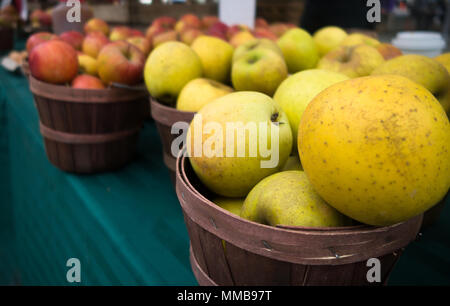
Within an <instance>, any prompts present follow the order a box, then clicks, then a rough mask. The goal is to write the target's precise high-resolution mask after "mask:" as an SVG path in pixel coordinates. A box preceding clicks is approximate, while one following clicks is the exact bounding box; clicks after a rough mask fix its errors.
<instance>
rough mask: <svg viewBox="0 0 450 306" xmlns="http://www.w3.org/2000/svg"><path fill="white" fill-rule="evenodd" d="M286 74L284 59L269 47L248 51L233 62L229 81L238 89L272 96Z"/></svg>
mask: <svg viewBox="0 0 450 306" xmlns="http://www.w3.org/2000/svg"><path fill="white" fill-rule="evenodd" d="M287 76H288V70H287V66H286V63H285V62H284V59H283V58H282V57H281V56H280V55H278V54H277V53H276V52H274V51H272V50H269V49H259V50H253V51H249V52H247V53H246V54H244V55H242V56H241V57H240V58H239V59H238V60H237V61H236V62H234V63H233V67H232V69H231V81H232V83H233V87H234V88H235V89H236V90H238V91H244V90H249V91H258V92H262V93H265V94H267V95H269V96H272V95H273V94H274V93H275V91H276V90H277V88H278V86H279V85H280V84H281V82H283V80H284V79H286V77H287Z"/></svg>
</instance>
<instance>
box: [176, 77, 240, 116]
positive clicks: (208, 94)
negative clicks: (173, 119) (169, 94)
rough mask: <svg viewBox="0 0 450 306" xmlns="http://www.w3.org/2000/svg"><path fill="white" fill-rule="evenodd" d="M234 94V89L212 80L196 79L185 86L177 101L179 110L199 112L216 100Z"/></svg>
mask: <svg viewBox="0 0 450 306" xmlns="http://www.w3.org/2000/svg"><path fill="white" fill-rule="evenodd" d="M231 92H233V88H231V87H228V86H226V85H224V84H221V83H219V82H216V81H214V80H210V79H204V78H199V79H194V80H192V81H190V82H189V83H187V84H186V86H184V88H183V90H181V93H180V95H179V96H178V100H177V106H176V107H177V109H178V110H181V111H185V112H198V111H199V110H200V109H201V108H202V107H203V106H205V105H206V104H208V103H209V102H212V101H214V100H215V99H217V98H219V97H222V96H224V95H226V94H229V93H231Z"/></svg>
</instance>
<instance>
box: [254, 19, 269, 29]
mask: <svg viewBox="0 0 450 306" xmlns="http://www.w3.org/2000/svg"><path fill="white" fill-rule="evenodd" d="M268 27H269V24H268V23H267V21H266V20H265V19H264V18H256V19H255V28H268Z"/></svg>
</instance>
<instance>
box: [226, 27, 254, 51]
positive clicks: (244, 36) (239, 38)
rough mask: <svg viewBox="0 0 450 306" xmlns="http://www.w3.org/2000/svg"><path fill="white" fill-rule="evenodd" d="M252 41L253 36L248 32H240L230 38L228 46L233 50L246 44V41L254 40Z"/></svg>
mask: <svg viewBox="0 0 450 306" xmlns="http://www.w3.org/2000/svg"><path fill="white" fill-rule="evenodd" d="M254 39H255V36H253V35H252V33H250V32H248V31H240V32H238V33H236V34H234V35H233V37H231V39H230V44H231V45H232V46H233V47H234V48H237V47H239V46H240V45H242V44H244V43H246V42H247V41H250V40H254Z"/></svg>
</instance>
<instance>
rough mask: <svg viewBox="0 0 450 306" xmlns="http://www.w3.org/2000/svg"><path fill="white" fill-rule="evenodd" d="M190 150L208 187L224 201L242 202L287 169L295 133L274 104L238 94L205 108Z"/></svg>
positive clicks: (197, 118)
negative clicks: (266, 179)
mask: <svg viewBox="0 0 450 306" xmlns="http://www.w3.org/2000/svg"><path fill="white" fill-rule="evenodd" d="M239 135H240V136H239ZM230 140H231V141H230ZM186 148H187V152H188V153H189V154H188V155H189V160H190V162H191V165H192V168H193V169H194V171H195V173H196V174H197V176H198V177H199V179H200V180H201V181H202V183H203V184H204V185H205V186H206V187H208V188H209V189H210V190H211V191H213V192H215V193H216V194H218V195H221V196H225V197H244V196H246V195H247V194H248V192H249V191H250V190H251V189H252V188H253V187H254V186H255V185H256V184H257V183H258V182H259V181H260V180H261V179H263V178H264V177H266V176H269V175H271V174H273V173H276V172H278V171H279V170H280V169H281V168H282V167H283V166H284V164H285V162H286V160H287V158H288V157H289V154H290V152H291V150H292V132H291V129H290V127H289V121H288V119H287V116H286V114H285V113H284V112H283V111H282V109H281V108H280V107H279V106H278V105H277V104H276V103H275V101H273V100H272V98H270V97H269V96H267V95H265V94H262V93H258V92H250V91H241V92H234V93H230V94H228V95H226V96H223V97H220V98H218V99H216V100H214V101H213V102H211V103H208V104H206V105H205V106H204V107H203V108H202V109H201V110H200V111H199V112H198V113H197V114H196V115H195V116H194V119H193V120H192V122H191V124H190V127H189V131H188V136H187V143H186Z"/></svg>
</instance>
